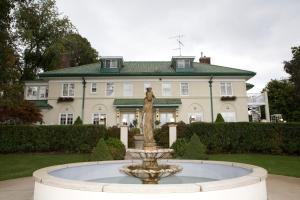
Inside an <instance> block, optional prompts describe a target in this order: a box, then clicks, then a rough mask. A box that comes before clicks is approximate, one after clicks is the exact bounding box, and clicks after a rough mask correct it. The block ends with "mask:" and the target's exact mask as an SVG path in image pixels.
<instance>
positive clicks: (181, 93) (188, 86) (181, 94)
mask: <svg viewBox="0 0 300 200" xmlns="http://www.w3.org/2000/svg"><path fill="white" fill-rule="evenodd" d="M183 84H187V94H183V92H182V91H183V90H182V89H183V87H182V85H183ZM189 89H190V85H189V83H188V82H181V83H180V96H189V92H190V91H189Z"/></svg>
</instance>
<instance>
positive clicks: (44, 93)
mask: <svg viewBox="0 0 300 200" xmlns="http://www.w3.org/2000/svg"><path fill="white" fill-rule="evenodd" d="M47 97H48V87H47V86H40V90H39V99H46V98H47Z"/></svg>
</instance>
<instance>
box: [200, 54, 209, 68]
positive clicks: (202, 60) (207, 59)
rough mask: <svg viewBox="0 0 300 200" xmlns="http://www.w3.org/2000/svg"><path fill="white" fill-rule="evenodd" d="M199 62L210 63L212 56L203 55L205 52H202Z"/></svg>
mask: <svg viewBox="0 0 300 200" xmlns="http://www.w3.org/2000/svg"><path fill="white" fill-rule="evenodd" d="M199 62H200V63H203V64H209V65H210V57H206V56H203V52H201V57H200V58H199Z"/></svg>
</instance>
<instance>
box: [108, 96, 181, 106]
mask: <svg viewBox="0 0 300 200" xmlns="http://www.w3.org/2000/svg"><path fill="white" fill-rule="evenodd" d="M113 105H114V106H116V107H118V108H121V107H122V108H132V107H143V105H144V99H115V100H114V103H113ZM179 105H181V99H174V98H172V99H165V98H164V99H154V102H153V106H154V107H178V106H179Z"/></svg>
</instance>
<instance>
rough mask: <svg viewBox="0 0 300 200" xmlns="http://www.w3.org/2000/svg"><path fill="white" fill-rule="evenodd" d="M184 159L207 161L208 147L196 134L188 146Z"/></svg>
mask: <svg viewBox="0 0 300 200" xmlns="http://www.w3.org/2000/svg"><path fill="white" fill-rule="evenodd" d="M183 158H184V159H193V160H203V159H207V155H206V146H205V145H204V144H203V143H202V142H201V141H200V138H199V137H198V136H197V135H196V134H195V133H194V134H193V136H192V137H191V140H190V142H189V143H188V144H187V146H186V150H185V152H184V155H183Z"/></svg>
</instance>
